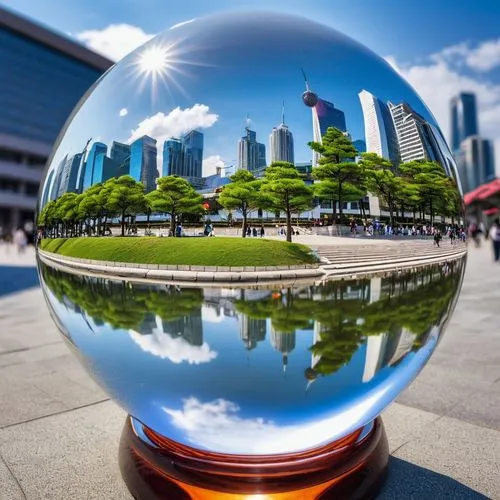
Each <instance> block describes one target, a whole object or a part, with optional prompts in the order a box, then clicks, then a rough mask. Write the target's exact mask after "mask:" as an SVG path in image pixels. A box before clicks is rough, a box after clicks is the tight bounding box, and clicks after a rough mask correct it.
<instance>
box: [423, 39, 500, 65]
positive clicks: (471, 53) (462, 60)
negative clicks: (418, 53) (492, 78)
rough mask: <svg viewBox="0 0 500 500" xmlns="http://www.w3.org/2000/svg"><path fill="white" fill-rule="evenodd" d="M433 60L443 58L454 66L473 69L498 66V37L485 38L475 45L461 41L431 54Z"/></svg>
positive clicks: (499, 59) (499, 50) (499, 53)
mask: <svg viewBox="0 0 500 500" xmlns="http://www.w3.org/2000/svg"><path fill="white" fill-rule="evenodd" d="M432 58H433V59H434V60H440V59H445V60H446V61H447V62H448V63H450V64H453V65H456V66H459V67H461V66H464V65H465V66H468V67H469V68H470V69H472V70H475V71H480V72H482V71H484V72H486V71H490V70H492V69H494V68H496V67H497V66H500V38H498V39H497V40H486V41H484V42H482V43H480V44H479V45H477V46H476V47H471V46H470V44H468V43H465V42H462V43H459V44H457V45H452V46H451V47H446V48H445V49H443V50H442V51H440V52H438V53H436V54H433V55H432Z"/></svg>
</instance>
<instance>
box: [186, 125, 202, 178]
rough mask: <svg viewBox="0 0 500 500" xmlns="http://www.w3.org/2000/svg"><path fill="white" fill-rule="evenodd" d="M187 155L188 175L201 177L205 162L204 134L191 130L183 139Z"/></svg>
mask: <svg viewBox="0 0 500 500" xmlns="http://www.w3.org/2000/svg"><path fill="white" fill-rule="evenodd" d="M183 142H184V155H185V159H184V161H185V168H186V173H185V175H186V176H188V177H201V175H202V163H203V134H202V133H201V132H198V131H197V130H191V132H188V133H187V134H186V135H185V136H184V139H183Z"/></svg>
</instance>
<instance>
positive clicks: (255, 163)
mask: <svg viewBox="0 0 500 500" xmlns="http://www.w3.org/2000/svg"><path fill="white" fill-rule="evenodd" d="M245 132H246V135H244V136H243V137H242V138H241V139H240V140H239V142H238V169H244V170H248V171H250V172H256V171H258V170H261V169H263V168H265V166H266V146H265V145H264V144H261V143H259V142H257V134H256V133H255V132H254V131H253V130H250V129H249V128H248V127H245Z"/></svg>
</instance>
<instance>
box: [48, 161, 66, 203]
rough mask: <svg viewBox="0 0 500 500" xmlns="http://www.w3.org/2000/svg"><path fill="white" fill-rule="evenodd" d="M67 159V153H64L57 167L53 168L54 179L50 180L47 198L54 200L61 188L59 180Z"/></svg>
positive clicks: (60, 180)
mask: <svg viewBox="0 0 500 500" xmlns="http://www.w3.org/2000/svg"><path fill="white" fill-rule="evenodd" d="M67 160H68V155H65V156H64V158H63V159H62V160H61V161H60V162H59V164H58V165H57V167H56V168H55V169H54V176H53V177H54V180H53V181H52V186H51V188H50V194H49V199H50V200H55V199H57V198H58V197H59V190H60V188H61V182H62V177H63V172H64V165H65V164H66V161H67Z"/></svg>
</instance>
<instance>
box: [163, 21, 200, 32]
mask: <svg viewBox="0 0 500 500" xmlns="http://www.w3.org/2000/svg"><path fill="white" fill-rule="evenodd" d="M193 21H195V19H189V20H187V21H182V22H180V23H177V24H174V25H172V26H170V28H169V29H171V30H175V28H180V27H181V26H184V25H185V24H190V23H192V22H193Z"/></svg>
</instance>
